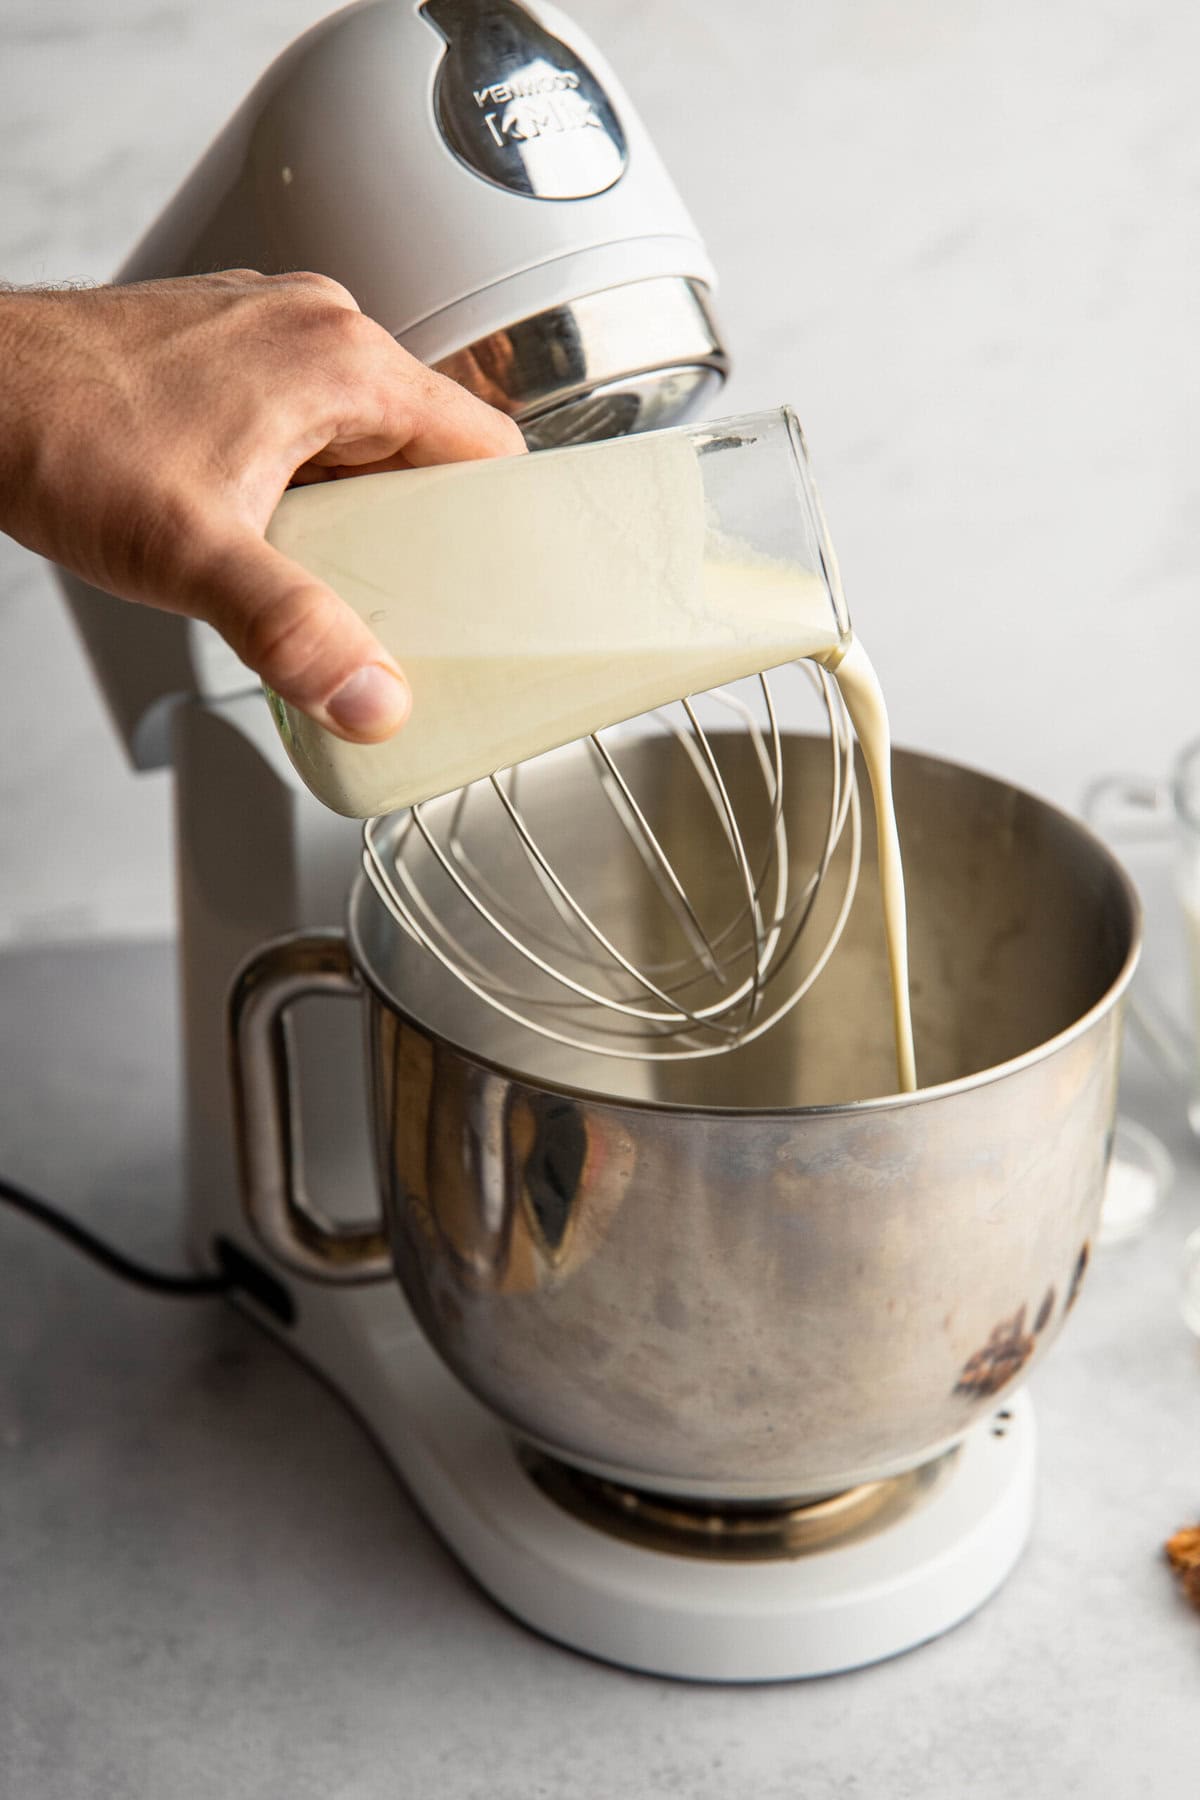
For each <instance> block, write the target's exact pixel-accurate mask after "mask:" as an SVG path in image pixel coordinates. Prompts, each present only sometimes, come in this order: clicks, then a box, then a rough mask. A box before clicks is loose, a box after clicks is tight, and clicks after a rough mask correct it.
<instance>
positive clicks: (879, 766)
mask: <svg viewBox="0 0 1200 1800" xmlns="http://www.w3.org/2000/svg"><path fill="white" fill-rule="evenodd" d="M831 673H832V675H833V678H834V680H835V681H836V682H837V684H838V687H839V688H840V689H841V694H842V699H843V700H844V701H845V702H846V711H847V712H848V713H849V714H850V720H851V723H852V724H853V726H854V729H855V731H856V732H857V734H858V741H859V743H860V745H861V746H862V753H863V761H864V762H865V763H866V765H867V775H868V776H869V778H870V782H871V792H872V795H873V796H874V799H875V836H876V841H877V844H878V847H879V888H880V894H881V896H882V900H883V928H884V933H885V936H886V938H887V956H888V971H889V974H890V976H891V982H892V1025H893V1030H894V1032H895V1038H896V1072H897V1075H898V1076H899V1079H900V1090H901V1092H902V1093H912V1092H913V1091H914V1090H915V1088H916V1085H917V1058H916V1051H915V1049H914V1047H913V1030H912V1005H911V1000H910V996H909V991H908V906H907V902H906V900H905V894H904V866H903V864H902V862H901V859H900V833H899V831H898V830H897V827H896V808H895V803H894V801H893V799H892V734H891V729H890V727H889V725H888V716H887V707H886V706H885V705H884V702H883V689H882V688H881V687H880V685H879V677H878V676H877V675H876V673H875V670H874V668H873V667H872V665H871V661H870V658H869V657H868V656H867V653H866V651H865V650H864V649H863V647H862V645H861V643H859V641H858V639H857V638H851V640H850V643H849V646H848V647H847V649H846V652H845V654H844V656H843V657H842V659H841V661H840V662H839V663H838V664H837V665H836V667H833V668H832V669H831Z"/></svg>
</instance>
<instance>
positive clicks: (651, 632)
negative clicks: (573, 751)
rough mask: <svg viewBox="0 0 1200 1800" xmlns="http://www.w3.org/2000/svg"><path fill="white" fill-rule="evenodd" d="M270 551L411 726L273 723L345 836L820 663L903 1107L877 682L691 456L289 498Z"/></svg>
mask: <svg viewBox="0 0 1200 1800" xmlns="http://www.w3.org/2000/svg"><path fill="white" fill-rule="evenodd" d="M531 518H535V519H536V520H537V522H538V523H537V529H536V530H535V531H531V530H530V529H529V524H528V522H529V520H530V519H531ZM267 535H268V538H269V540H270V541H271V543H273V544H274V545H275V546H276V548H277V549H279V550H281V551H282V552H283V553H284V554H285V555H288V556H291V557H294V558H295V560H296V561H297V562H299V563H301V564H302V565H303V566H304V567H305V568H307V569H309V570H310V571H311V572H312V573H313V574H315V575H316V576H317V577H318V578H319V579H321V580H323V581H325V582H327V583H328V584H329V586H330V587H332V588H334V589H335V590H336V591H337V592H338V593H339V594H341V596H342V597H343V599H345V600H347V601H348V602H349V603H350V605H351V606H353V607H354V609H355V610H356V611H357V612H358V613H360V614H361V616H362V617H363V618H364V619H366V620H367V622H368V623H369V624H370V625H371V627H372V629H373V630H374V631H375V633H376V635H377V636H378V637H379V639H380V641H381V642H382V643H383V644H384V645H385V647H386V648H387V649H388V650H390V651H391V652H392V654H393V655H394V656H395V657H396V659H397V660H398V661H399V663H400V664H401V666H402V667H403V668H404V670H405V672H406V674H407V676H408V679H409V681H410V684H411V686H412V691H413V701H414V704H413V713H412V717H411V718H410V720H409V722H408V724H407V725H406V726H405V727H404V730H403V731H402V732H400V734H399V735H398V736H397V737H396V738H394V739H393V740H391V741H390V742H389V743H384V744H371V745H364V744H347V743H344V742H343V741H342V740H340V739H338V738H336V737H334V736H333V734H332V733H330V732H327V731H326V730H324V728H323V727H322V726H320V725H318V724H316V723H314V721H313V720H311V719H309V718H308V717H307V716H306V715H305V714H303V713H300V712H298V711H297V710H296V709H295V708H293V707H290V706H287V705H286V704H284V703H282V702H279V703H277V709H276V710H277V719H278V722H279V725H280V730H281V733H282V735H283V738H284V742H285V743H286V745H287V748H288V751H289V754H290V755H291V757H292V760H293V762H294V763H295V764H296V767H297V769H298V770H299V772H300V774H301V775H302V776H303V778H304V780H305V782H306V783H307V784H308V786H309V787H310V788H311V789H312V791H313V792H314V793H315V794H316V795H317V796H318V798H319V799H321V800H323V801H324V802H325V803H326V805H327V806H331V807H333V809H334V810H335V811H337V812H342V813H346V814H349V815H351V816H357V817H359V818H368V817H371V816H373V815H377V814H380V813H384V812H390V811H392V810H393V809H395V808H397V807H400V806H409V805H412V804H414V803H415V802H416V801H419V800H422V799H427V798H430V797H432V796H433V795H436V794H442V793H447V792H449V791H450V790H452V789H454V788H457V787H461V786H464V785H466V784H467V783H469V782H471V781H475V780H477V779H478V778H479V777H480V776H483V775H488V774H490V773H491V772H492V771H493V770H495V769H500V768H507V767H509V766H511V765H512V764H514V763H517V762H520V761H523V760H524V759H525V758H527V757H531V756H536V755H539V754H540V753H541V752H543V751H546V750H551V749H554V748H556V747H557V746H559V745H560V744H566V743H569V742H572V741H573V740H574V739H577V738H580V737H583V736H586V735H587V734H588V733H589V732H592V731H596V730H599V729H601V728H602V727H604V726H606V725H612V724H616V723H618V722H619V721H620V720H622V719H626V718H631V717H633V716H635V715H636V714H638V713H641V712H646V711H649V710H651V709H652V708H654V707H656V706H660V705H664V704H666V703H667V702H668V701H671V700H676V699H678V698H680V697H681V696H682V695H684V694H694V693H701V692H704V691H705V690H706V689H708V688H711V687H714V686H716V685H719V684H721V683H724V682H730V681H735V680H737V679H739V678H740V677H742V676H746V675H751V674H757V673H758V672H759V671H760V670H763V669H770V668H775V667H777V666H778V665H779V664H781V663H787V662H792V661H794V660H795V659H797V658H799V657H813V658H816V659H817V660H819V661H822V662H824V663H825V664H826V665H827V667H829V669H830V672H831V673H832V674H833V675H834V678H835V679H836V681H837V682H838V685H839V687H840V688H841V691H842V696H843V698H844V700H845V702H846V707H847V710H848V712H849V714H850V717H851V720H852V721H853V724H854V727H855V730H856V732H857V733H858V738H859V742H860V744H861V745H862V751H863V757H864V760H865V762H866V765H867V772H868V775H869V777H870V781H871V787H872V790H873V792H874V796H875V817H876V821H877V835H878V844H879V875H880V885H881V890H882V896H883V912H884V922H885V928H886V934H887V950H888V962H889V966H890V971H891V982H892V1001H893V1013H894V1021H895V1037H896V1060H897V1070H898V1076H899V1084H900V1088H901V1089H902V1090H911V1089H913V1088H915V1086H916V1070H915V1058H914V1054H913V1042H912V1024H911V1019H910V1009H909V994H908V950H907V936H906V922H905V903H904V877H903V872H902V869H901V863H900V845H899V838H898V835H897V831H896V820H895V813H894V810H893V806H892V790H891V740H890V734H889V731H888V719H887V712H886V710H885V708H884V704H883V695H882V693H881V691H880V687H879V682H878V679H877V678H876V675H875V671H874V669H873V668H872V667H871V664H870V662H869V660H868V658H867V656H866V653H865V652H864V650H863V648H862V645H861V644H860V643H858V641H857V640H856V639H851V640H850V642H849V645H848V646H847V645H845V644H844V643H843V641H842V638H841V632H840V628H839V626H838V621H837V617H836V614H835V612H834V609H833V606H832V604H831V601H830V597H829V591H828V588H827V586H826V583H825V581H824V579H823V578H822V577H820V576H818V575H816V574H814V573H812V572H811V571H810V570H808V569H805V568H802V567H800V566H798V565H796V566H793V565H789V564H787V563H783V562H778V561H773V560H769V559H766V558H763V557H756V555H755V554H754V550H753V547H752V546H750V545H747V544H745V543H735V542H731V541H728V540H726V539H723V538H721V537H720V535H719V534H718V532H717V531H716V530H715V529H714V527H713V523H712V521H711V519H710V517H709V512H708V507H707V504H706V497H705V493H704V484H703V478H702V474H701V470H700V465H699V461H698V458H697V455H696V451H695V448H694V446H693V445H692V443H691V442H690V440H689V439H688V438H686V437H685V436H682V435H680V436H676V435H673V434H671V433H664V434H663V435H661V436H655V435H652V436H649V437H646V438H642V439H639V438H627V439H624V440H622V441H621V442H620V443H618V444H604V445H585V446H581V447H579V448H578V449H575V450H569V451H561V452H555V453H554V454H551V455H544V456H537V457H532V458H529V459H526V458H523V457H517V458H510V459H501V460H497V461H486V462H479V463H472V464H459V465H452V466H448V467H440V468H430V469H418V470H406V471H404V472H403V473H393V474H383V475H367V476H360V477H358V478H356V479H355V480H353V481H342V482H332V483H326V484H321V485H316V486H312V487H305V488H298V489H295V490H294V491H293V492H291V493H289V494H287V495H285V496H284V499H283V501H282V502H281V504H280V506H279V508H278V509H277V511H276V513H275V516H274V518H273V519H272V520H271V524H270V526H269V528H268V533H267ZM839 658H840V660H839ZM498 697H500V700H501V702H502V703H501V704H497V699H498Z"/></svg>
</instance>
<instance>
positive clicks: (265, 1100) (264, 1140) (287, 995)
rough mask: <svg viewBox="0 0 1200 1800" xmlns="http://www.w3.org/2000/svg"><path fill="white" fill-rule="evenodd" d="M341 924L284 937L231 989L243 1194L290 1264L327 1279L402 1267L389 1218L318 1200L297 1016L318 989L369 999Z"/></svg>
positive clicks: (247, 966) (273, 1248)
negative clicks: (311, 1184)
mask: <svg viewBox="0 0 1200 1800" xmlns="http://www.w3.org/2000/svg"><path fill="white" fill-rule="evenodd" d="M362 991H363V990H362V983H361V982H360V981H359V978H358V975H357V973H356V972H355V968H354V964H353V962H352V961H351V958H350V952H349V950H348V949H347V946H346V940H345V938H344V937H343V936H342V934H341V932H339V931H316V932H302V933H296V934H295V935H293V936H290V937H283V938H275V939H274V940H273V941H272V942H271V943H269V944H264V945H263V946H262V948H261V949H259V950H256V951H255V953H254V955H253V956H251V958H250V959H249V961H248V962H245V963H243V964H242V967H241V968H240V969H239V970H238V973H237V976H236V978H235V980H234V984H233V987H232V990H231V991H230V995H229V1005H228V1015H227V1016H228V1027H229V1048H230V1070H231V1074H232V1079H233V1106H234V1125H235V1135H236V1138H237V1146H238V1161H239V1164H240V1169H241V1179H242V1202H243V1205H244V1207H245V1209H246V1216H247V1218H248V1219H249V1221H250V1224H251V1226H252V1227H253V1229H254V1231H255V1233H256V1235H257V1236H258V1238H259V1239H260V1240H261V1242H262V1243H263V1244H264V1245H265V1246H266V1248H267V1249H268V1250H269V1251H270V1252H271V1254H272V1256H274V1257H275V1258H276V1259H277V1260H278V1261H279V1262H280V1263H282V1264H283V1266H284V1267H285V1268H287V1269H290V1270H292V1272H293V1273H294V1274H297V1275H307V1276H308V1277H309V1278H310V1279H313V1280H316V1281H327V1282H362V1281H378V1280H380V1279H382V1278H383V1277H385V1276H390V1275H391V1273H392V1260H391V1254H390V1252H389V1250H388V1243H387V1237H386V1235H385V1233H384V1230H383V1225H382V1222H381V1221H377V1220H361V1221H354V1222H352V1223H339V1222H335V1221H334V1220H332V1219H327V1218H324V1217H323V1216H322V1214H321V1213H320V1212H319V1211H318V1209H317V1208H316V1207H315V1206H314V1205H313V1203H312V1201H311V1200H310V1199H309V1198H308V1195H307V1193H306V1191H305V1185H304V1167H303V1160H302V1157H301V1152H300V1133H299V1130H298V1129H297V1104H296V1091H295V1081H294V1079H293V1070H292V1058H291V1053H290V1032H289V1028H288V1014H289V1012H290V1011H291V1008H292V1007H293V1006H294V1005H295V1004H296V1002H297V1001H298V1000H303V999H306V998H308V997H309V996H311V995H314V994H336V995H340V996H342V997H343V998H349V999H361V997H362Z"/></svg>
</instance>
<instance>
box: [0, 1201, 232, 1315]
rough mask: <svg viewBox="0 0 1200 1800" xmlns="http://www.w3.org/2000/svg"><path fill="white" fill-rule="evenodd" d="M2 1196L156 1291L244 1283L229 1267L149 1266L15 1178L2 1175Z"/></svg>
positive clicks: (220, 1288) (224, 1289) (199, 1292)
mask: <svg viewBox="0 0 1200 1800" xmlns="http://www.w3.org/2000/svg"><path fill="white" fill-rule="evenodd" d="M0 1200H3V1201H6V1202H7V1204H8V1205H9V1206H12V1207H14V1208H15V1209H16V1211H17V1212H20V1213H24V1214H25V1216H26V1218H29V1219H35V1220H36V1221H37V1223H38V1224H39V1225H45V1226H48V1227H49V1229H50V1230H51V1231H54V1232H57V1234H58V1236H59V1237H60V1238H63V1239H65V1240H66V1242H67V1243H68V1244H70V1245H71V1246H72V1247H73V1248H74V1249H76V1250H79V1251H82V1253H83V1255H84V1256H90V1257H91V1259H92V1261H93V1262H95V1263H99V1265H100V1267H101V1268H102V1269H107V1271H108V1273H109V1274H110V1275H117V1276H119V1277H120V1278H121V1280H122V1281H130V1282H132V1283H133V1285H134V1286H135V1287H140V1288H146V1289H147V1290H148V1291H149V1292H150V1293H152V1294H170V1295H172V1296H175V1297H177V1298H179V1299H194V1298H197V1297H200V1296H203V1295H206V1294H227V1293H229V1292H230V1291H231V1290H232V1289H233V1288H234V1287H236V1286H239V1285H241V1284H240V1283H239V1282H237V1281H236V1280H235V1279H234V1277H233V1275H232V1274H231V1273H230V1271H228V1270H221V1271H218V1272H214V1273H213V1274H211V1275H167V1274H164V1273H163V1272H162V1270H161V1269H148V1268H147V1267H146V1266H145V1264H144V1263H137V1262H134V1261H133V1260H132V1259H131V1258H130V1257H128V1256H124V1255H123V1254H122V1253H121V1251H120V1250H115V1249H114V1248H113V1246H112V1245H111V1244H106V1243H105V1242H104V1240H103V1239H102V1238H98V1237H96V1236H95V1235H94V1234H93V1233H92V1232H90V1231H88V1230H87V1229H86V1228H85V1227H84V1226H82V1225H80V1224H79V1223H78V1222H77V1221H76V1220H75V1219H72V1218H71V1217H70V1216H69V1215H68V1214H67V1213H63V1212H60V1211H59V1210H58V1208H57V1207H55V1206H51V1205H50V1203H49V1201H48V1200H42V1199H39V1197H38V1195H37V1194H31V1193H29V1192H28V1190H27V1189H25V1188H22V1187H18V1186H17V1184H16V1182H15V1181H6V1180H5V1178H4V1177H3V1176H2V1175H0Z"/></svg>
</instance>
